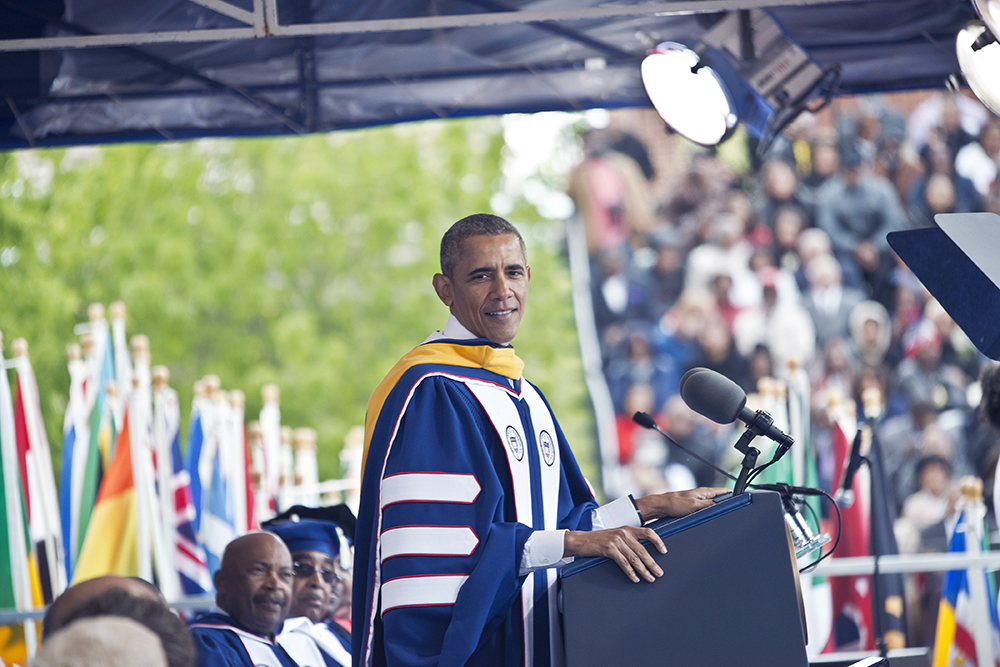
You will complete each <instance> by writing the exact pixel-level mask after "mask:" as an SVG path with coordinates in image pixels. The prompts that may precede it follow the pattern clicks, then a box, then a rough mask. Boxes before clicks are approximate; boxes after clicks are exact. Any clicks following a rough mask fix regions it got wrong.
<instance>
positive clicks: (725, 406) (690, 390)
mask: <svg viewBox="0 0 1000 667" xmlns="http://www.w3.org/2000/svg"><path fill="white" fill-rule="evenodd" d="M680 391H681V398H683V399H684V402H685V403H687V404H688V407H689V408H691V409H692V410H694V411H695V412H697V413H698V414H701V415H704V416H705V417H708V418H709V419H711V420H712V421H714V422H716V423H719V424H731V423H732V422H734V421H736V419H737V418H738V417H739V416H740V412H741V411H742V410H743V408H744V406H746V404H747V395H746V393H745V392H744V391H743V390H742V389H740V386H739V385H738V384H736V383H735V382H733V381H732V380H730V379H729V378H727V377H726V376H725V375H722V374H720V373H716V372H715V371H713V370H709V369H708V368H692V369H691V370H689V371H688V372H687V373H685V374H684V377H683V378H681V384H680Z"/></svg>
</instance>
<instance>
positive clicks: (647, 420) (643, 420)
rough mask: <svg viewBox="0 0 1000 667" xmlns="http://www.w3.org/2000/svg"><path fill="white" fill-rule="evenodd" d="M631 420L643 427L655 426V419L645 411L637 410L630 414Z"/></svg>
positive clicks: (652, 427)
mask: <svg viewBox="0 0 1000 667" xmlns="http://www.w3.org/2000/svg"><path fill="white" fill-rule="evenodd" d="M632 421H634V422H635V423H636V424H638V425H639V426H641V427H643V428H651V429H655V428H656V421H655V420H654V419H653V418H652V417H650V416H649V415H647V414H646V413H645V412H637V413H635V414H634V415H632Z"/></svg>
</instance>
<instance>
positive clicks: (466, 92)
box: [0, 0, 974, 148]
mask: <svg viewBox="0 0 1000 667" xmlns="http://www.w3.org/2000/svg"><path fill="white" fill-rule="evenodd" d="M788 2H790V0H770V1H769V0H705V1H702V2H697V1H681V2H671V3H662V2H661V3H657V4H648V3H638V2H628V1H625V2H616V3H606V2H601V1H600V0H541V1H530V0H527V1H526V0H520V1H519V0H503V1H498V0H454V1H446V0H367V1H364V2H351V1H345V0H339V1H338V0H329V1H321V0H311V1H310V0H63V1H61V2H60V1H59V0H0V88H2V93H0V97H2V99H0V148H18V147H26V146H29V145H63V144H77V143H93V142H106V141H146V140H163V139H183V138H191V137H200V136H216V135H229V136H232V135H237V136H239V135H244V136H245V135H273V134H283V133H299V132H322V131H329V130H336V129H341V128H353V127H362V126H369V125H378V124H385V123H397V122H404V121H411V120H419V119H426V118H447V117H458V116H470V115H482V114H494V113H506V112H516V111H521V112H532V111H542V110H572V109H585V108H591V107H622V106H646V105H648V104H649V102H648V100H647V98H646V95H645V93H644V90H643V87H642V83H641V80H640V78H639V63H640V61H641V59H642V57H643V56H644V55H645V53H646V51H647V49H648V48H649V46H650V45H651V44H654V43H656V42H659V41H664V40H675V41H682V42H687V43H691V44H693V43H694V42H695V41H696V40H697V38H698V37H699V36H700V35H701V33H702V32H703V31H704V26H705V25H706V23H708V22H709V20H708V19H710V14H708V13H707V12H709V11H720V10H722V9H738V8H750V7H761V6H763V7H770V11H771V13H772V15H773V16H774V17H775V18H776V19H777V21H778V22H779V23H780V24H781V25H782V26H783V27H784V28H785V30H786V31H787V32H788V34H789V35H790V36H791V37H792V38H793V39H795V40H797V41H798V42H799V43H800V44H801V45H802V46H803V47H804V48H805V49H806V50H807V51H808V52H809V53H810V54H811V55H812V56H813V57H814V58H815V59H816V60H817V61H818V62H819V64H820V65H821V66H823V67H828V66H831V65H834V64H840V65H841V66H842V78H841V80H840V85H839V90H838V92H839V93H842V94H856V93H867V92H876V91H886V90H898V89H912V88H925V87H935V86H941V85H943V83H944V80H945V78H946V77H947V76H948V75H949V74H952V73H953V72H956V71H957V70H958V64H957V59H956V56H955V48H954V39H955V34H956V33H957V31H958V30H959V28H961V26H962V25H963V24H964V23H965V22H966V21H968V20H969V19H971V18H973V17H974V12H973V10H972V6H971V4H970V2H968V0H876V1H871V2H830V3H817V2H816V0H803V2H798V3H796V4H794V5H787V3H788ZM781 3H786V6H775V4H781ZM804 3H812V4H804ZM678 11H684V12H685V13H680V14H678V13H676V12H678Z"/></svg>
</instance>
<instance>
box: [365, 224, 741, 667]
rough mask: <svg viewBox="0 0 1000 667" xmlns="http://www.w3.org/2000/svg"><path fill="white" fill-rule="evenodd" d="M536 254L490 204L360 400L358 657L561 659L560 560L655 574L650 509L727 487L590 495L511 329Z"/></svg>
mask: <svg viewBox="0 0 1000 667" xmlns="http://www.w3.org/2000/svg"><path fill="white" fill-rule="evenodd" d="M530 279H531V269H530V268H529V267H528V265H527V260H526V252H525V245H524V241H523V240H522V238H521V235H520V234H519V233H518V231H517V229H515V228H514V226H513V225H511V224H510V223H509V222H507V221H506V220H504V219H503V218H500V217H497V216H495V215H488V214H476V215H471V216H469V217H466V218H463V219H462V220H459V221H458V222H456V223H455V224H454V225H453V226H452V227H451V228H450V229H449V230H448V231H447V232H446V233H445V235H444V238H443V239H442V240H441V273H439V274H436V275H435V276H434V279H433V285H434V290H435V291H436V292H437V295H438V297H439V298H440V299H441V301H442V302H443V303H444V304H445V305H446V306H447V307H448V308H449V310H450V311H451V314H450V316H449V318H448V322H447V324H446V325H445V328H444V329H443V330H442V331H437V332H435V333H433V334H431V335H430V337H428V338H427V340H425V341H424V343H423V344H422V345H419V346H418V347H416V348H415V349H413V350H412V351H411V352H409V353H408V354H406V355H405V356H404V357H403V358H402V359H401V360H400V361H399V362H398V363H397V364H396V366H395V367H394V368H393V369H392V370H391V371H390V372H389V374H388V375H387V376H386V378H385V379H384V380H383V381H382V383H381V384H380V385H379V386H378V387H377V388H376V390H375V392H374V393H373V394H372V397H371V399H370V400H369V402H368V414H367V417H366V424H365V463H364V470H363V482H362V486H361V506H360V510H359V513H358V530H357V540H356V552H355V571H354V610H355V614H356V615H355V617H354V637H353V639H354V645H353V653H354V664H355V665H356V666H359V665H360V666H369V665H371V666H380V665H521V664H524V665H529V666H530V665H535V666H536V667H538V666H545V665H560V664H562V662H563V655H562V632H561V631H560V613H559V610H558V607H557V599H556V587H555V584H556V581H557V578H558V573H557V570H556V569H555V568H558V567H560V566H562V565H564V564H566V563H568V562H569V561H571V560H572V558H573V557H575V556H606V557H608V558H611V559H612V560H614V561H615V562H616V563H618V565H619V566H620V567H621V569H622V570H623V571H624V573H625V575H626V576H628V577H629V578H630V579H631V580H632V581H634V582H637V583H638V582H639V581H641V580H643V579H644V580H646V581H649V582H652V581H654V580H655V578H656V577H659V576H661V575H662V574H663V572H662V570H661V569H660V568H659V567H658V566H657V565H656V563H655V562H654V560H653V557H652V556H651V555H650V553H649V552H648V551H647V550H646V548H645V547H644V546H643V545H641V544H640V543H639V540H648V541H649V542H650V544H651V545H652V546H653V547H654V548H656V549H658V550H660V551H661V552H664V551H665V548H664V546H663V542H662V541H661V540H660V538H659V537H658V536H657V535H656V533H654V532H653V531H652V530H650V529H647V528H642V527H641V524H642V523H643V522H645V521H650V520H653V519H658V518H660V517H663V516H683V515H686V514H690V513H691V512H693V511H695V510H698V509H701V508H703V507H707V506H709V505H711V504H712V498H713V497H714V496H716V495H717V494H720V493H723V492H725V491H726V489H717V488H700V489H695V490H692V491H682V492H677V493H664V494H659V495H654V496H647V497H644V498H638V499H635V500H632V498H631V497H626V498H621V499H619V500H617V501H615V502H612V503H609V504H608V505H605V506H603V507H600V508H598V506H597V503H596V502H595V500H594V496H593V494H592V493H591V491H590V488H589V486H588V484H587V482H586V480H584V478H583V475H582V474H581V473H580V469H579V467H578V466H577V464H576V461H575V460H574V458H573V453H572V452H571V450H570V448H569V445H568V444H567V443H566V440H565V438H564V436H563V433H562V431H561V430H560V428H559V425H558V423H557V422H556V419H555V416H554V415H553V414H552V411H551V410H550V408H549V406H548V403H547V402H546V401H545V398H544V397H543V396H542V395H541V393H540V392H539V391H538V389H537V388H535V387H534V386H533V385H532V384H530V383H529V382H528V381H527V380H525V379H524V378H523V377H522V375H521V371H522V369H523V366H524V364H523V362H522V361H521V360H520V359H519V358H518V357H517V356H516V355H515V354H514V349H513V348H512V347H511V346H510V342H511V341H512V340H513V339H514V335H515V334H516V333H517V328H518V325H519V324H520V322H521V318H522V316H523V315H524V309H525V306H526V303H527V297H528V284H529V282H530Z"/></svg>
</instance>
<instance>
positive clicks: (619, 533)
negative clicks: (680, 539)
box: [563, 486, 729, 583]
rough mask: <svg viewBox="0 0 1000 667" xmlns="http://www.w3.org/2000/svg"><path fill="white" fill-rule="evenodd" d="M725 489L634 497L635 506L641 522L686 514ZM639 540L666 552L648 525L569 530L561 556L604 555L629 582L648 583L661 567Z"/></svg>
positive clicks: (655, 576)
mask: <svg viewBox="0 0 1000 667" xmlns="http://www.w3.org/2000/svg"><path fill="white" fill-rule="evenodd" d="M728 492H729V489H726V488H722V487H706V486H703V487H700V488H697V489H691V490H689V491H668V492H667V493H658V494H656V495H652V496H643V497H642V498H636V499H635V501H634V502H635V506H636V509H637V510H638V511H639V514H640V516H641V517H642V520H643V522H645V521H654V520H656V519H660V518H662V517H665V516H687V515H688V514H691V513H692V512H696V511H698V510H700V509H702V508H704V507H711V506H712V505H713V502H712V499H713V498H714V497H715V496H718V495H720V494H723V493H728ZM639 540H648V541H649V543H650V545H651V546H654V547H656V549H657V550H659V552H660V553H661V554H665V553H667V548H666V547H665V546H664V545H663V540H661V539H660V536H659V535H657V534H656V533H655V532H653V530H651V529H649V528H636V527H635V526H619V527H618V528H609V529H607V530H591V531H586V530H570V531H567V532H566V534H565V537H564V538H563V556H564V557H565V556H604V557H605V558H609V559H611V560H613V561H614V562H616V563H618V567H620V568H621V569H622V572H624V573H625V574H626V576H628V578H629V579H631V580H632V581H634V582H636V583H639V580H640V577H641V578H642V579H645V580H646V581H648V582H653V581H656V578H657V577H662V576H663V570H662V569H661V568H660V566H659V565H657V564H656V561H654V560H653V556H652V555H651V554H650V553H649V551H648V550H647V548H646V547H645V546H643V545H642V544H640V543H639Z"/></svg>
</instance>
